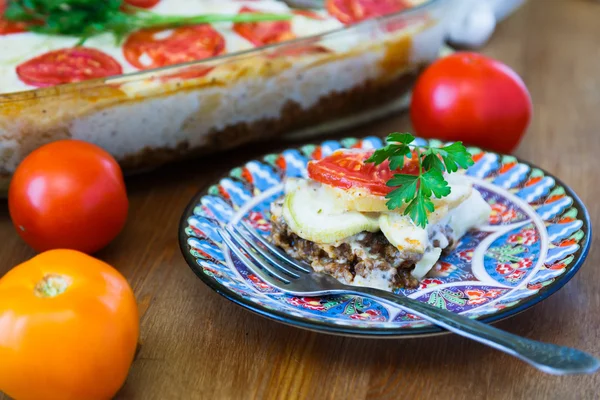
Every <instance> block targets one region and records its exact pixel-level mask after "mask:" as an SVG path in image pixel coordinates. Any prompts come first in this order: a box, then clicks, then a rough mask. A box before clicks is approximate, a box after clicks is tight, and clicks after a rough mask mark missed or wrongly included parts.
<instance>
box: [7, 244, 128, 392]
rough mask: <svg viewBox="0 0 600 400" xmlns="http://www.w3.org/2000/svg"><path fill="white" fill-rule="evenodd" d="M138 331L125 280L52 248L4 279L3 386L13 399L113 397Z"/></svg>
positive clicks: (90, 261) (88, 258) (105, 268)
mask: <svg viewBox="0 0 600 400" xmlns="http://www.w3.org/2000/svg"><path fill="white" fill-rule="evenodd" d="M138 335H139V317H138V309H137V304H136V301H135V297H134V295H133V291H132V290H131V287H130V286H129V284H128V283H127V281H126V280H125V278H124V277H123V276H122V275H121V274H120V273H119V272H118V271H117V270H115V269H114V268H112V267H111V266H109V265H108V264H106V263H104V262H102V261H100V260H98V259H96V258H93V257H91V256H88V255H86V254H84V253H80V252H78V251H74V250H51V251H47V252H45V253H41V254H39V255H37V256H36V257H33V258H32V259H30V260H28V261H26V262H24V263H22V264H20V265H18V266H16V267H15V268H13V269H12V270H11V271H9V272H8V273H7V274H6V275H5V276H4V277H2V278H1V279H0V360H1V362H0V391H3V392H5V393H6V394H7V395H9V396H10V397H13V398H15V399H16V400H26V399H35V400H40V399H61V400H69V399H77V400H80V399H86V400H94V399H109V398H111V397H113V396H114V395H115V393H116V392H117V391H118V390H119V388H120V387H121V386H122V385H123V383H124V382H125V378H126V377H127V374H128V371H129V367H130V365H131V363H132V361H133V357H134V354H135V350H136V346H137V340H138Z"/></svg>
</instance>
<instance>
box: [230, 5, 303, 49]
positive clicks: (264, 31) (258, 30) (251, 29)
mask: <svg viewBox="0 0 600 400" xmlns="http://www.w3.org/2000/svg"><path fill="white" fill-rule="evenodd" d="M239 13H240V14H244V13H260V11H256V10H253V9H252V8H250V7H248V6H244V7H242V8H241V9H240V12H239ZM233 30H234V31H235V32H236V33H237V34H238V35H240V36H241V37H243V38H244V39H246V40H248V41H249V42H251V43H252V44H253V45H255V46H265V45H268V44H273V43H279V42H283V41H285V40H291V39H295V38H296V35H294V33H293V32H292V24H291V22H290V21H264V22H238V23H235V24H233Z"/></svg>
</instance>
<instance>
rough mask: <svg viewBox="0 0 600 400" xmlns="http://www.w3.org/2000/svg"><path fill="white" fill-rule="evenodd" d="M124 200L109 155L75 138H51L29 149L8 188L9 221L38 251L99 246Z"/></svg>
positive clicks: (120, 219)
mask: <svg viewBox="0 0 600 400" xmlns="http://www.w3.org/2000/svg"><path fill="white" fill-rule="evenodd" d="M128 206H129V203H128V200H127V193H126V190H125V183H124V181H123V174H122V172H121V169H120V167H119V165H118V164H117V162H116V161H115V159H114V158H113V157H112V156H111V155H110V154H109V153H107V152H106V151H104V150H103V149H101V148H100V147H98V146H96V145H93V144H91V143H86V142H83V141H79V140H61V141H56V142H52V143H50V144H47V145H45V146H42V147H40V148H38V149H37V150H35V151H34V152H32V153H31V154H29V155H28V156H27V157H26V158H25V159H24V160H23V161H22V163H21V164H20V165H19V166H18V167H17V170H16V171H15V174H14V175H13V178H12V180H11V183H10V186H9V190H8V208H9V212H10V216H11V218H12V222H13V225H14V226H15V229H16V230H17V233H18V234H19V235H20V236H21V238H22V239H23V240H24V241H25V242H26V243H27V244H29V245H30V246H31V247H33V248H34V249H35V250H36V251H38V252H41V251H45V250H49V249H55V248H68V249H75V250H79V251H82V252H85V253H94V252H96V251H98V250H100V249H101V248H103V247H105V246H106V245H107V244H108V243H110V242H111V241H112V240H113V239H114V238H115V236H117V234H118V233H119V232H120V231H121V230H122V228H123V226H124V225H125V221H126V219H127V212H128Z"/></svg>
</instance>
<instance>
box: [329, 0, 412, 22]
mask: <svg viewBox="0 0 600 400" xmlns="http://www.w3.org/2000/svg"><path fill="white" fill-rule="evenodd" d="M326 8H327V11H328V12H329V14H331V15H332V16H334V17H336V18H337V19H338V20H339V21H340V22H342V23H344V24H352V23H356V22H360V21H363V20H365V19H369V18H375V17H379V16H382V15H387V14H392V13H395V12H398V11H402V10H404V9H406V8H409V5H408V4H406V3H405V2H404V0H327V3H326Z"/></svg>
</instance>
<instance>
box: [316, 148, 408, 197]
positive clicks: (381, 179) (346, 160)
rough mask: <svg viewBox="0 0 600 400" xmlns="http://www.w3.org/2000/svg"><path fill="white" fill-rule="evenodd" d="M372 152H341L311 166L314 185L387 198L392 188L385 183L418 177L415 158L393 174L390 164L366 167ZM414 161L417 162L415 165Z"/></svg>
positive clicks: (387, 162) (385, 162)
mask: <svg viewBox="0 0 600 400" xmlns="http://www.w3.org/2000/svg"><path fill="white" fill-rule="evenodd" d="M372 154H373V151H372V150H371V151H350V150H341V151H340V150H338V151H335V152H333V154H331V155H329V156H327V157H325V158H322V159H320V160H314V161H310V162H309V163H308V176H309V178H310V179H313V180H315V181H318V182H321V183H324V184H327V185H330V186H334V187H337V188H340V189H345V190H348V189H351V188H362V189H366V190H368V191H369V192H370V193H371V194H374V195H377V196H385V195H386V194H388V193H389V192H390V191H391V190H392V188H390V187H388V186H387V185H386V182H387V181H388V180H389V179H390V178H392V176H393V175H394V174H396V173H402V174H410V175H416V174H418V172H419V167H418V164H417V163H416V158H414V157H413V158H412V159H407V160H406V162H405V165H404V168H402V170H395V171H392V170H390V164H389V161H387V160H386V161H384V162H383V163H381V164H379V165H375V164H374V163H365V161H366V160H367V159H368V158H369V157H370V156H371V155H372ZM412 160H415V161H412Z"/></svg>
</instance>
